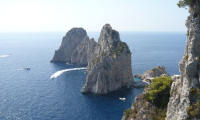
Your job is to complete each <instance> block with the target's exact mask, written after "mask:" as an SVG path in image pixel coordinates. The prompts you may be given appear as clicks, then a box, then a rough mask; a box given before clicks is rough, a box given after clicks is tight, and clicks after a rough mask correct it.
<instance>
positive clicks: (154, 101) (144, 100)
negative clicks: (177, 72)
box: [122, 76, 172, 120]
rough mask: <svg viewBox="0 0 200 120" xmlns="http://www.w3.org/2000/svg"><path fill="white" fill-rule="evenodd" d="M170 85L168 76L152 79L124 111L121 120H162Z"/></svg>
mask: <svg viewBox="0 0 200 120" xmlns="http://www.w3.org/2000/svg"><path fill="white" fill-rule="evenodd" d="M171 83H172V79H171V77H169V76H161V77H156V78H154V79H153V80H152V83H151V84H150V85H148V86H146V87H145V88H144V90H143V92H142V94H140V95H138V96H137V97H136V98H135V100H134V104H133V105H132V107H131V108H130V109H127V110H125V111H124V115H123V117H122V120H164V119H165V115H166V110H167V103H168V102H169V97H170V87H171Z"/></svg>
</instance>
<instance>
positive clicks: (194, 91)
mask: <svg viewBox="0 0 200 120" xmlns="http://www.w3.org/2000/svg"><path fill="white" fill-rule="evenodd" d="M189 98H190V102H191V105H190V106H189V107H188V108H187V113H188V116H189V117H188V120H191V119H194V118H196V119H200V88H191V89H190V96H189Z"/></svg>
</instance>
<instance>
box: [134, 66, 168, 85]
mask: <svg viewBox="0 0 200 120" xmlns="http://www.w3.org/2000/svg"><path fill="white" fill-rule="evenodd" d="M160 76H168V73H167V72H166V70H165V67H163V66H158V67H155V68H153V69H152V70H148V71H146V72H144V73H143V74H136V75H135V76H134V77H136V78H139V79H141V80H142V81H143V82H146V83H147V84H150V83H151V80H152V79H153V78H155V77H160Z"/></svg>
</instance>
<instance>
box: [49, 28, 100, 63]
mask: <svg viewBox="0 0 200 120" xmlns="http://www.w3.org/2000/svg"><path fill="white" fill-rule="evenodd" d="M96 44H97V43H96V42H95V41H94V39H89V37H88V36H87V32H86V31H85V30H84V29H83V28H72V29H71V30H69V31H68V32H67V34H66V35H65V36H64V37H63V40H62V43H61V46H60V48H59V49H58V50H56V51H55V54H54V56H53V59H52V60H51V62H66V63H69V64H75V65H79V66H87V64H88V57H90V54H91V52H92V51H93V50H94V48H95V47H96Z"/></svg>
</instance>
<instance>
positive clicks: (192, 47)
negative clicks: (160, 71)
mask: <svg viewBox="0 0 200 120" xmlns="http://www.w3.org/2000/svg"><path fill="white" fill-rule="evenodd" d="M191 2H192V3H191V5H190V6H189V12H190V16H189V17H188V19H187V21H186V26H187V28H188V33H187V45H186V48H185V53H184V56H183V58H182V60H181V61H180V63H179V70H180V72H181V76H180V78H177V79H176V80H175V81H174V82H173V84H172V86H171V97H170V101H169V103H168V108H167V117H166V120H187V119H190V120H199V119H200V117H199V115H200V111H198V110H199V108H200V107H199V104H198V103H196V101H198V99H197V98H198V97H200V94H199V95H198V94H197V92H195V91H196V89H200V88H199V85H200V0H193V1H191ZM191 108H192V109H191Z"/></svg>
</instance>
